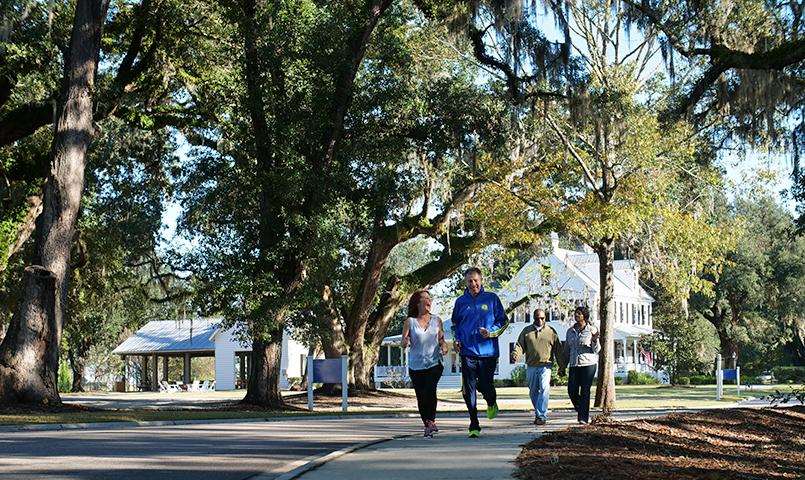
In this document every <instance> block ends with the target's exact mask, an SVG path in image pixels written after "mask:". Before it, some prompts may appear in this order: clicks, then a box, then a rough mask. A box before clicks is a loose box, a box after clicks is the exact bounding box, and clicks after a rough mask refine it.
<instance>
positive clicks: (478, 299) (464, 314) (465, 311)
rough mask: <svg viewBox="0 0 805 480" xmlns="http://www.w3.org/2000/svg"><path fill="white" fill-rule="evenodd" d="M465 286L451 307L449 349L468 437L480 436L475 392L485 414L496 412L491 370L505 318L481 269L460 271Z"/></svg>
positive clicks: (495, 413)
mask: <svg viewBox="0 0 805 480" xmlns="http://www.w3.org/2000/svg"><path fill="white" fill-rule="evenodd" d="M464 280H466V282H467V288H466V290H465V291H464V295H462V296H460V297H458V299H456V303H455V305H454V306H453V316H452V322H451V323H452V325H451V329H452V331H453V339H454V344H453V348H454V349H455V351H456V352H458V353H459V355H460V356H461V379H462V385H461V389H462V392H463V394H464V402H465V403H466V404H467V411H468V412H469V414H470V428H469V436H470V438H478V437H479V436H480V435H481V425H480V424H479V423H478V408H477V392H481V395H483V397H484V400H486V416H487V418H489V419H490V420H491V419H493V418H495V417H496V416H497V414H498V405H497V393H496V392H495V385H494V379H495V369H496V367H497V362H498V357H499V356H500V348H499V347H498V338H497V337H498V336H500V334H501V333H503V332H504V331H505V330H506V327H507V326H508V325H509V320H508V319H507V318H506V312H505V311H504V309H503V304H502V303H501V302H500V299H499V298H498V296H497V295H495V294H494V293H492V292H486V291H484V288H483V278H482V276H481V270H480V269H478V268H475V267H473V268H470V269H468V270H467V271H466V272H465V273H464Z"/></svg>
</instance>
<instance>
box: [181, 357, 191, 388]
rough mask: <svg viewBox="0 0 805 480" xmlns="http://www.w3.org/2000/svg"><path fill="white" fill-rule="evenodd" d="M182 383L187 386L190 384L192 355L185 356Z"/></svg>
mask: <svg viewBox="0 0 805 480" xmlns="http://www.w3.org/2000/svg"><path fill="white" fill-rule="evenodd" d="M182 382H184V383H185V384H187V383H190V353H189V352H185V354H184V372H183V373H182Z"/></svg>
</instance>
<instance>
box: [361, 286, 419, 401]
mask: <svg viewBox="0 0 805 480" xmlns="http://www.w3.org/2000/svg"><path fill="white" fill-rule="evenodd" d="M394 280H395V281H394V283H393V285H392V286H391V288H390V289H388V290H386V292H384V294H383V298H381V302H380V305H378V308H377V310H375V312H374V313H373V314H372V316H373V317H374V318H373V322H372V324H373V326H374V328H373V329H372V335H371V338H370V340H369V345H367V347H366V350H365V352H364V357H363V364H362V365H361V369H360V370H358V371H357V372H356V379H357V380H358V382H360V384H362V385H365V386H368V387H370V388H374V371H375V365H377V360H378V356H379V355H380V346H381V344H382V343H383V339H384V338H385V337H386V334H387V333H388V330H389V325H390V324H391V320H392V319H393V318H394V314H395V313H397V310H399V309H400V307H401V306H402V305H403V304H404V303H405V299H406V298H407V297H408V295H409V294H410V293H411V292H410V291H408V290H405V291H400V290H398V288H399V286H400V281H399V279H396V278H395V279H394Z"/></svg>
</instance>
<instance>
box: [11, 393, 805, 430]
mask: <svg viewBox="0 0 805 480" xmlns="http://www.w3.org/2000/svg"><path fill="white" fill-rule="evenodd" d="M792 387H794V388H796V387H799V388H801V387H802V386H797V385H765V386H762V387H755V388H753V390H751V391H748V392H744V393H742V395H741V398H745V397H747V396H762V395H765V394H767V393H771V392H773V391H774V390H775V389H778V390H782V391H785V390H787V389H789V388H792ZM593 390H594V389H593ZM497 391H498V399H499V401H498V403H499V404H500V407H501V409H502V410H504V411H505V410H530V409H531V402H530V401H529V399H528V389H527V388H518V387H509V388H498V389H497ZM616 391H617V408H619V409H667V408H704V407H714V406H727V405H729V404H730V403H732V402H735V401H737V400H740V398H739V397H738V396H737V395H736V394H735V389H734V387H733V388H729V387H728V388H725V389H724V393H725V395H724V399H723V400H722V401H720V402H719V401H716V400H715V386H712V385H702V386H690V387H670V386H664V385H645V386H644V385H622V386H618V387H617V390H616ZM593 394H594V392H593ZM88 395H96V396H97V397H99V398H106V397H111V396H113V394H109V393H98V394H88ZM117 395H118V396H119V397H120V398H126V396H129V395H130V396H131V397H133V398H137V399H143V401H148V399H149V398H153V399H154V402H155V403H158V402H161V401H164V399H165V397H164V396H160V394H151V397H148V396H146V394H117ZM232 395H233V394H232V393H231V392H229V393H226V394H224V392H221V393H220V394H219V393H218V392H216V393H214V394H210V395H206V396H204V397H203V400H219V401H223V402H218V403H214V404H207V405H205V404H203V403H201V400H200V405H198V406H194V407H193V408H186V407H182V408H175V407H174V408H170V409H167V408H165V409H159V408H156V407H154V408H134V409H121V410H103V409H98V408H93V409H86V408H81V407H80V406H65V407H64V408H63V409H60V410H55V411H41V412H20V411H13V410H5V411H3V410H0V425H21V424H41V423H95V422H120V421H123V422H125V421H136V422H144V421H162V420H179V421H182V420H211V419H240V418H242V419H249V418H275V417H283V416H299V415H330V414H333V413H340V403H341V399H340V397H328V398H322V397H317V398H316V410H317V411H316V412H315V413H312V414H311V413H309V412H307V411H306V410H304V407H305V406H306V401H307V400H306V398H305V396H304V395H295V396H289V397H287V401H288V402H289V404H290V406H291V408H289V409H288V410H283V411H267V410H259V409H254V410H248V409H244V408H242V407H240V406H239V405H237V404H235V403H234V401H233V400H235V399H234V397H232ZM207 397H210V398H207ZM65 398H69V396H65ZM439 398H440V400H441V401H440V403H439V411H442V412H463V411H464V410H465V407H464V401H463V399H462V397H461V392H460V391H458V390H440V391H439ZM183 402H184V403H185V404H187V403H191V402H192V399H188V398H185V399H183ZM349 408H350V413H351V414H388V413H405V412H416V399H415V397H414V391H413V390H411V389H395V390H388V391H380V392H377V393H372V394H366V395H362V396H360V397H353V398H350V407H349ZM481 408H483V401H481ZM550 408H552V409H561V408H571V404H570V400H569V399H568V396H567V390H566V387H552V388H551V403H550Z"/></svg>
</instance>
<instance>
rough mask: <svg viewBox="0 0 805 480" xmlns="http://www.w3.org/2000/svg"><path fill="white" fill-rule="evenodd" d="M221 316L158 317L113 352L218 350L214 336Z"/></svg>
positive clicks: (132, 353)
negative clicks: (172, 318) (162, 318)
mask: <svg viewBox="0 0 805 480" xmlns="http://www.w3.org/2000/svg"><path fill="white" fill-rule="evenodd" d="M220 323H221V319H217V318H216V319H213V318H195V319H192V320H155V321H153V322H148V323H146V324H145V326H143V327H142V328H141V329H139V330H137V333H135V334H134V335H132V336H130V337H129V338H127V339H126V340H125V341H124V342H123V343H121V344H120V345H119V346H118V347H117V348H116V349H114V351H113V352H112V353H116V354H118V355H139V354H145V353H182V352H200V351H208V352H212V351H215V344H214V342H213V340H212V335H213V334H214V333H215V332H216V330H218V326H219V324H220Z"/></svg>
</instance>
